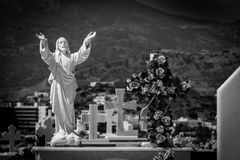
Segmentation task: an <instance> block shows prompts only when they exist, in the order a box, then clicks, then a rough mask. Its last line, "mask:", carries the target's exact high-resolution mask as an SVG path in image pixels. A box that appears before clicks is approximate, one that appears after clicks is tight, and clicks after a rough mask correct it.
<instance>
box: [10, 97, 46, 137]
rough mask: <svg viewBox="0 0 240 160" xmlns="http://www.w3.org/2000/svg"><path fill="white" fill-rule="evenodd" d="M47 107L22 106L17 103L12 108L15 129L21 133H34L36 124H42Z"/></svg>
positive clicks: (35, 105) (36, 105)
mask: <svg viewBox="0 0 240 160" xmlns="http://www.w3.org/2000/svg"><path fill="white" fill-rule="evenodd" d="M49 109H50V107H48V106H38V104H37V103H34V105H27V106H25V105H23V104H22V103H20V102H17V105H16V106H15V107H14V115H15V119H16V123H15V125H16V127H17V129H18V130H20V131H21V133H23V134H24V133H34V132H35V126H36V123H37V122H42V121H43V120H44V119H45V118H46V117H47V114H48V110H49Z"/></svg>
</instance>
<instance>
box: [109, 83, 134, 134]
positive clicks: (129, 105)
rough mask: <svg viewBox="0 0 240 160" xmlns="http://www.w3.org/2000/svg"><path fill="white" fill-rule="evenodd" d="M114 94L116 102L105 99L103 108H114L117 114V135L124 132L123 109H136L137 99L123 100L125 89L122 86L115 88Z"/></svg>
mask: <svg viewBox="0 0 240 160" xmlns="http://www.w3.org/2000/svg"><path fill="white" fill-rule="evenodd" d="M115 92H116V95H117V102H109V101H105V109H106V110H108V109H112V108H114V109H116V110H117V113H118V114H117V115H118V121H117V135H118V136H122V135H125V134H124V127H123V109H130V110H136V109H137V101H129V102H124V93H125V89H122V88H116V89H115Z"/></svg>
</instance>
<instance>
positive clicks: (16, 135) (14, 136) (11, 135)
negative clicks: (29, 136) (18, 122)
mask: <svg viewBox="0 0 240 160" xmlns="http://www.w3.org/2000/svg"><path fill="white" fill-rule="evenodd" d="M8 131H9V132H8V133H7V132H4V133H3V135H2V136H3V138H4V139H7V140H8V141H9V152H13V151H14V149H15V141H16V140H20V138H21V133H20V132H19V131H16V127H15V126H14V125H12V124H11V125H10V126H9V127H8Z"/></svg>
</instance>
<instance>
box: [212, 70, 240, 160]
mask: <svg viewBox="0 0 240 160" xmlns="http://www.w3.org/2000/svg"><path fill="white" fill-rule="evenodd" d="M239 123H240V67H238V69H237V70H236V71H235V72H234V73H233V74H232V75H231V76H230V77H229V78H228V79H227V80H226V81H225V82H224V83H223V84H222V85H221V87H220V88H218V90H217V150H218V152H217V159H218V160H226V159H231V160H238V159H239V157H240V152H239V147H240V138H239V135H240V128H239Z"/></svg>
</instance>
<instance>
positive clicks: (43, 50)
mask: <svg viewBox="0 0 240 160" xmlns="http://www.w3.org/2000/svg"><path fill="white" fill-rule="evenodd" d="M36 36H37V38H38V39H39V40H40V44H39V50H40V55H41V57H42V59H43V61H44V62H45V63H46V64H47V65H49V64H50V63H51V61H52V60H53V55H52V53H51V52H50V50H49V48H48V41H47V38H45V36H44V35H43V34H42V33H40V34H36Z"/></svg>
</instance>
